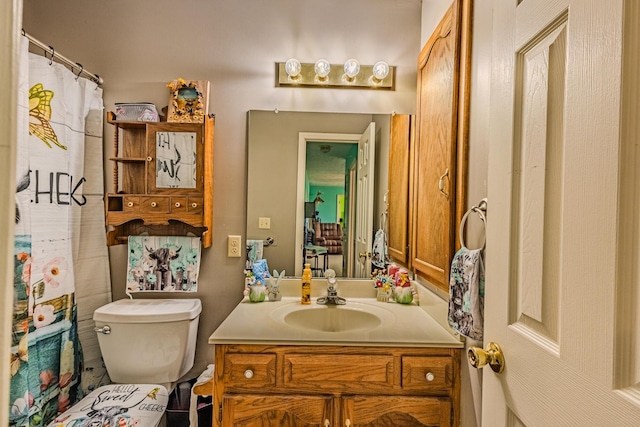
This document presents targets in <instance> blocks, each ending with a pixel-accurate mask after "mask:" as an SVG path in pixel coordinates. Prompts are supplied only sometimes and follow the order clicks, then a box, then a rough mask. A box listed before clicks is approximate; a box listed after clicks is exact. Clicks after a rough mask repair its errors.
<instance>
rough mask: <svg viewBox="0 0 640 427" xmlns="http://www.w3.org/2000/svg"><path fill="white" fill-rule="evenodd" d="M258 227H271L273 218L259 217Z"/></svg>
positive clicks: (266, 228)
mask: <svg viewBox="0 0 640 427" xmlns="http://www.w3.org/2000/svg"><path fill="white" fill-rule="evenodd" d="M258 228H259V229H262V230H269V229H271V218H268V217H260V218H258Z"/></svg>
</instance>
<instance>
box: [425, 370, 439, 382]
mask: <svg viewBox="0 0 640 427" xmlns="http://www.w3.org/2000/svg"><path fill="white" fill-rule="evenodd" d="M424 377H425V379H426V380H427V381H429V382H431V381H433V380H435V379H436V376H435V375H433V373H432V372H427V375H425V376H424Z"/></svg>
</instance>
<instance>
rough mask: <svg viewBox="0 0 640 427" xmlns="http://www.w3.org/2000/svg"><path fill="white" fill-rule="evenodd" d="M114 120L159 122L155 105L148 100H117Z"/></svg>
mask: <svg viewBox="0 0 640 427" xmlns="http://www.w3.org/2000/svg"><path fill="white" fill-rule="evenodd" d="M116 120H126V121H134V122H159V121H160V116H159V115H158V110H157V109H156V106H155V105H154V104H152V103H150V102H117V103H116Z"/></svg>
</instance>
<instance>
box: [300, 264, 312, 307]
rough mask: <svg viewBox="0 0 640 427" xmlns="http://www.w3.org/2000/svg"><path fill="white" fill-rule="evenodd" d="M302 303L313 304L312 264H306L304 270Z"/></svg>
mask: <svg viewBox="0 0 640 427" xmlns="http://www.w3.org/2000/svg"><path fill="white" fill-rule="evenodd" d="M300 302H301V303H302V304H311V264H305V265H304V270H302V297H301V298H300Z"/></svg>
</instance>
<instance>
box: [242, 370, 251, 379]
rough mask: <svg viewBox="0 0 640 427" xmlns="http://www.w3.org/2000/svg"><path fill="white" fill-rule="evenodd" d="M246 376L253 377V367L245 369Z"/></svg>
mask: <svg viewBox="0 0 640 427" xmlns="http://www.w3.org/2000/svg"><path fill="white" fill-rule="evenodd" d="M244 377H245V378H247V379H250V378H253V371H252V370H251V369H247V370H246V371H244Z"/></svg>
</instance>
